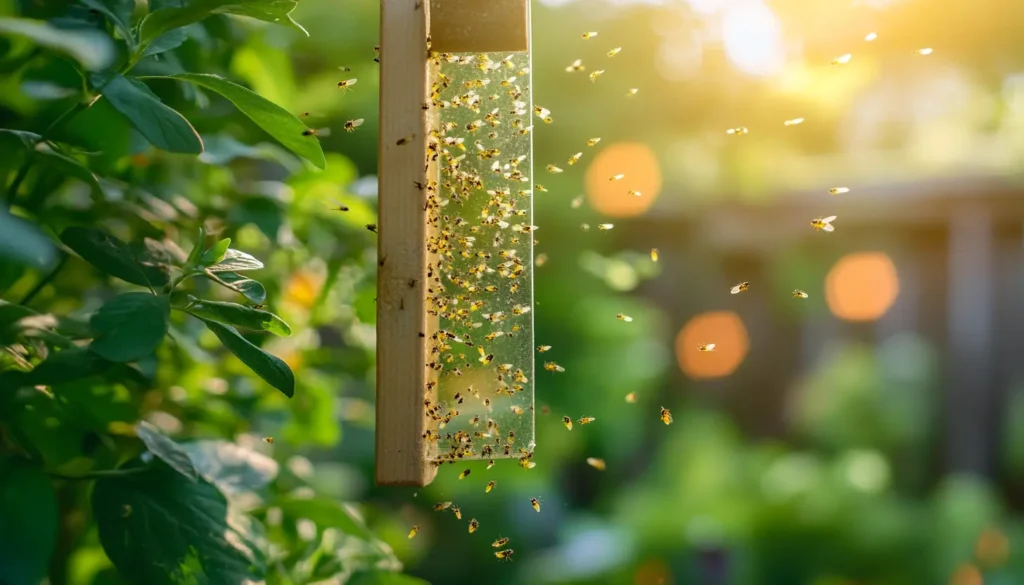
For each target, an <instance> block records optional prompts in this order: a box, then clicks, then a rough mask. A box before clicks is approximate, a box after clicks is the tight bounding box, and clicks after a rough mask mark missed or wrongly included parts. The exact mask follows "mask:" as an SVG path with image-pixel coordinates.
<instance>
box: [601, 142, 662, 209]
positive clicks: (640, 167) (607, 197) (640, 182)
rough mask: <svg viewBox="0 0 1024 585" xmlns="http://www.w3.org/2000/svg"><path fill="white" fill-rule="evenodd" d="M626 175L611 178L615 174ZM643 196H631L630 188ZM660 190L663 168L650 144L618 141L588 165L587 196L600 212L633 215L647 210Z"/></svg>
mask: <svg viewBox="0 0 1024 585" xmlns="http://www.w3.org/2000/svg"><path fill="white" fill-rule="evenodd" d="M619 174H624V175H626V176H625V178H623V179H622V180H621V181H610V180H608V178H609V177H611V176H612V175H619ZM630 190H635V191H639V192H640V193H641V195H640V196H639V197H636V196H634V195H630V194H629V191H630ZM660 192H661V167H660V166H659V165H658V158H657V156H655V154H654V151H653V150H651V147H650V146H647V145H646V144H644V143H642V142H618V143H615V144H611V145H609V146H608V147H607V148H605V149H604V150H602V151H601V152H599V153H598V155H597V156H596V157H594V161H593V162H592V163H590V167H589V168H587V197H588V199H590V204H591V205H592V206H593V207H594V209H596V210H598V211H599V212H601V213H603V214H605V215H609V216H612V217H633V216H636V215H640V214H642V213H644V212H645V211H647V209H648V208H649V207H650V206H651V205H652V204H653V203H654V200H655V199H657V197H658V194H659V193H660Z"/></svg>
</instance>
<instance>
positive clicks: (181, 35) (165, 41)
mask: <svg viewBox="0 0 1024 585" xmlns="http://www.w3.org/2000/svg"><path fill="white" fill-rule="evenodd" d="M187 38H188V32H186V31H185V29H183V28H178V29H174V30H172V31H169V32H168V33H167V34H165V35H163V36H160V37H157V39H156V40H154V41H153V42H152V43H150V44H149V46H148V47H146V50H145V51H144V52H143V55H144V56H146V57H151V56H153V55H159V54H160V53H166V52H167V51H173V50H174V49H177V48H178V47H180V46H181V45H182V43H184V42H185V39H187Z"/></svg>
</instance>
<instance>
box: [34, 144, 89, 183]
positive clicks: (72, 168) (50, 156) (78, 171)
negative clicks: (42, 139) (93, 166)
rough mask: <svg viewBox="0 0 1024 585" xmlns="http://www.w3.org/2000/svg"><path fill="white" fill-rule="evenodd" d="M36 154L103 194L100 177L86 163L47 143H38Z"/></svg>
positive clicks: (47, 162) (58, 169)
mask: <svg viewBox="0 0 1024 585" xmlns="http://www.w3.org/2000/svg"><path fill="white" fill-rule="evenodd" d="M36 154H37V155H38V156H39V158H40V159H41V162H42V163H43V164H48V165H50V166H52V167H54V168H55V169H56V170H57V171H59V172H60V173H62V174H64V175H68V176H70V177H75V178H76V179H80V180H81V181H82V182H84V183H85V184H86V185H88V186H89V187H90V188H92V191H93V193H95V194H97V195H102V193H103V188H102V187H100V182H99V179H97V178H96V175H94V174H93V173H92V171H90V170H89V169H88V168H86V166H85V165H83V164H82V163H80V162H78V161H77V160H75V159H73V158H71V157H70V156H68V155H66V154H64V153H62V152H57V151H56V150H54V149H52V148H50V147H49V146H47V145H46V144H38V145H36Z"/></svg>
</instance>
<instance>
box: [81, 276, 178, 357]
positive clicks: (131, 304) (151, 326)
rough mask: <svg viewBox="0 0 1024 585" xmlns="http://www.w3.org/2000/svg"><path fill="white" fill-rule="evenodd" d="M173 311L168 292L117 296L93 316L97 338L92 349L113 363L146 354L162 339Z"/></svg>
mask: <svg viewBox="0 0 1024 585" xmlns="http://www.w3.org/2000/svg"><path fill="white" fill-rule="evenodd" d="M170 313H171V302H170V297H169V296H167V295H152V294H149V293H144V292H135V293H125V294H123V295H119V296H116V297H114V298H112V299H110V300H109V301H107V302H106V303H104V304H103V306H102V307H100V310H99V311H96V313H95V314H94V315H93V316H92V319H90V321H89V325H90V326H91V327H92V330H93V331H94V332H95V333H96V338H95V339H93V341H92V343H91V344H90V345H89V349H91V350H92V351H94V352H96V353H97V354H99V355H100V356H102V357H104V358H106V359H108V360H110V361H112V362H134V361H137V360H139V359H141V358H143V357H146V356H148V355H150V354H151V353H153V352H154V351H156V348H158V347H160V343H161V342H163V340H164V336H165V335H166V334H167V326H168V323H169V321H170Z"/></svg>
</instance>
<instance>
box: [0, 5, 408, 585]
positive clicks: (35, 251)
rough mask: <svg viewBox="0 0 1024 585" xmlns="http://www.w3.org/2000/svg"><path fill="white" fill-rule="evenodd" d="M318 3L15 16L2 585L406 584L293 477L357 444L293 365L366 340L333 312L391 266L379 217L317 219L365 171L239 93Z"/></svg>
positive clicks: (2, 166)
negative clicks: (335, 345) (340, 294)
mask: <svg viewBox="0 0 1024 585" xmlns="http://www.w3.org/2000/svg"><path fill="white" fill-rule="evenodd" d="M296 5H297V2H294V1H290V0H232V1H230V2H225V1H221V0H192V1H189V2H179V1H177V0H173V1H168V0H150V1H149V2H148V4H147V3H138V4H137V3H136V2H134V1H132V0H77V1H74V2H55V3H31V2H24V3H22V4H21V6H20V8H19V9H12V8H9V7H8V8H3V11H2V12H0V71H2V76H3V81H2V83H0V85H2V86H3V88H4V91H3V92H2V96H0V119H2V120H3V124H2V125H3V126H4V127H3V128H0V177H2V178H3V182H2V189H3V194H2V200H3V202H4V205H3V209H2V210H0V297H2V300H0V348H2V353H0V583H3V584H4V585H36V584H38V583H39V582H40V581H42V580H43V578H44V577H45V578H47V579H48V582H49V583H52V584H54V585H65V584H75V585H77V584H82V585H85V584H87V583H139V584H145V585H159V584H161V583H195V584H199V583H217V584H229V583H243V582H246V583H249V582H269V583H280V584H296V585H297V584H300V583H308V582H314V581H323V580H334V581H333V582H338V583H341V582H345V581H347V580H349V579H358V580H359V582H381V583H383V582H392V581H393V582H395V583H402V582H405V581H402V580H401V579H405V577H403V576H401V575H398V574H396V575H394V576H393V577H392V576H387V574H390V573H394V572H396V571H400V570H401V563H399V562H398V560H397V559H396V557H395V555H394V553H393V552H392V551H391V549H390V548H389V547H388V546H387V545H386V544H384V543H383V542H381V541H380V540H379V539H378V538H377V536H376V535H375V534H374V532H372V531H370V530H369V529H368V528H367V526H366V525H365V523H364V522H363V520H362V518H361V516H360V514H359V512H358V511H357V510H356V509H355V508H353V507H351V506H349V505H346V504H342V503H340V502H338V501H337V500H335V499H332V498H331V497H329V496H325V495H320V494H318V493H317V490H316V489H314V488H313V487H312V484H311V480H312V479H313V478H312V476H311V475H310V474H309V473H308V472H307V471H303V464H302V462H303V461H306V465H307V466H308V461H307V460H304V459H303V458H301V457H296V456H295V454H296V453H297V452H298V450H300V449H302V448H303V447H304V446H305V445H311V444H315V445H329V444H331V443H332V442H336V441H337V439H338V436H339V435H338V431H337V428H338V427H337V422H336V420H335V418H334V411H335V409H334V403H333V401H332V399H331V397H330V395H331V390H330V385H329V383H328V382H327V381H326V380H325V379H323V377H322V376H320V377H318V376H317V374H316V372H315V371H314V370H313V369H311V368H306V369H305V372H306V373H307V374H308V375H307V376H305V377H302V376H296V375H295V373H293V368H296V367H299V366H302V365H303V362H304V361H305V360H306V358H307V354H306V353H304V351H305V350H306V349H307V348H313V349H312V351H315V348H316V346H317V345H318V344H317V343H316V335H310V333H312V328H314V327H317V326H320V325H321V324H323V323H326V322H328V321H331V322H333V323H334V328H333V330H332V331H333V337H336V338H339V339H340V338H341V337H343V336H347V335H349V334H350V333H349V330H350V329H351V328H353V327H358V325H359V324H358V322H357V321H356V320H355V319H354V318H353V317H352V316H351V315H345V314H342V316H341V317H340V318H339V316H338V312H337V310H330V309H323V308H322V307H325V306H326V304H327V302H328V300H330V299H331V298H332V297H330V291H331V285H332V284H334V283H336V282H338V280H339V277H340V275H341V274H342V273H344V274H345V276H346V278H347V279H348V282H347V287H348V288H347V289H346V290H347V291H348V294H352V295H354V294H355V291H356V288H355V287H361V288H362V287H368V286H371V284H372V280H371V279H370V278H368V277H367V274H368V269H369V268H371V267H372V266H373V264H372V259H371V258H370V257H369V254H367V253H366V251H367V250H369V249H370V248H371V246H372V240H371V239H370V238H371V235H369V234H368V233H367V232H366V231H365V230H363V229H361V227H360V224H359V223H358V219H357V220H356V221H350V220H346V219H343V218H338V217H336V216H335V214H336V212H332V211H330V210H329V208H328V207H327V202H326V201H325V202H323V204H320V205H318V203H317V202H315V201H312V200H307V199H306V197H307V196H308V195H309V194H310V193H314V192H315V191H316V190H317V189H319V190H321V191H322V190H323V189H324V188H325V186H326V185H328V184H332V185H334V188H335V189H340V188H342V187H341V185H343V184H344V183H345V182H350V181H351V180H352V179H353V178H354V176H353V171H352V167H351V163H349V162H348V161H347V160H345V159H344V158H342V157H340V156H337V155H334V156H333V157H331V158H330V163H331V166H330V167H328V158H327V157H325V156H324V153H323V150H322V148H321V146H320V143H319V140H318V138H317V137H315V136H312V135H309V134H308V133H306V132H305V130H306V124H305V123H304V122H303V121H302V120H300V119H299V118H298V117H297V116H296V115H294V114H292V113H291V112H289V111H288V110H287V109H285V108H283V107H281V106H279V105H277V104H275V103H273V102H272V101H270V100H268V99H266V98H264V97H262V96H261V95H260V94H259V93H258V92H255V91H253V90H251V89H249V88H248V87H246V86H245V85H244V84H245V83H246V79H245V78H242V79H238V78H237V77H234V76H233V75H232V73H231V68H232V65H231V64H232V63H233V62H234V61H235V59H236V56H237V55H238V54H240V53H242V52H243V51H244V50H246V47H247V46H246V45H244V44H241V43H238V41H239V40H243V39H245V38H247V37H251V36H258V35H261V34H265V33H266V34H270V33H269V31H271V30H273V29H279V30H281V31H284V32H285V34H289V35H293V37H298V36H299V35H303V34H304V32H305V31H304V30H303V29H302V28H301V27H300V26H299V25H298V24H296V22H295V21H294V20H293V19H292V18H291V13H292V11H293V9H294V8H295V6H296ZM4 6H6V5H4ZM261 21H262V22H261ZM282 25H284V26H282ZM275 34H276V33H275ZM236 47H240V48H236ZM233 77H234V78H233ZM250 83H251V82H250ZM269 141H274V142H276V144H274V143H272V142H269ZM325 168H326V169H327V171H326V172H325V173H321V172H320V171H319V169H325ZM261 179H262V182H261ZM321 207H322V209H320V208H321ZM352 207H353V208H354V211H355V212H356V213H357V214H362V216H365V215H368V214H370V213H371V211H370V209H371V208H370V207H369V206H368V205H366V204H363V203H360V202H356V203H354V204H353V205H352ZM300 212H301V214H300ZM293 219H294V221H293ZM360 219H361V217H360ZM371 219H372V218H371ZM297 241H302V242H304V243H306V242H309V244H308V245H302V246H296V245H295V242H297ZM289 247H291V248H292V249H291V250H289ZM243 250H245V251H243ZM249 251H252V252H254V254H250V253H249ZM258 257H263V258H270V262H268V264H269V266H267V265H265V264H264V262H263V261H261V260H260V259H258ZM324 280H329V281H330V283H328V284H327V285H326V286H323V285H324ZM274 306H276V307H279V308H278V309H274V308H272V307H274ZM318 312H319V315H316V314H314V313H318ZM279 313H280V314H279ZM286 319H287V320H286ZM289 322H290V323H291V324H289ZM338 323H341V324H340V325H338ZM293 325H297V326H296V327H295V329H294V331H293ZM293 332H294V333H295V337H293ZM325 335H327V333H325ZM296 338H299V339H296ZM364 338H365V336H364ZM350 352H351V354H352V358H351V359H350V362H351V364H352V365H351V367H350V370H351V371H358V370H359V369H360V368H362V370H363V371H368V370H369V364H370V361H369V359H368V358H367V357H366V356H367V354H368V352H369V344H368V343H366V342H358V341H355V342H353V343H352V344H351V349H350ZM290 399H291V400H290ZM320 412H323V413H324V414H326V415H327V418H326V419H324V418H323V417H321V418H319V419H314V420H315V424H313V423H309V424H307V425H306V427H305V429H304V430H305V432H302V433H299V432H295V431H294V430H293V429H292V427H290V426H289V424H298V425H300V427H301V426H302V425H303V423H302V421H303V420H307V421H308V419H309V417H316V416H317V413H320ZM289 420H295V421H298V422H297V423H288V421H289ZM278 431H280V432H283V433H284V435H283V436H282V439H283V440H281V441H274V440H273V439H272V438H271V437H272V436H273V435H274V434H277V432H278ZM264 436H267V439H266V440H263V439H262V437H264ZM274 443H277V445H275V444H274ZM280 443H286V444H285V445H280ZM275 451H278V452H279V456H280V457H282V461H284V462H289V463H290V464H291V467H287V468H286V467H284V466H282V465H281V463H279V462H278V461H277V460H275V459H274V458H273V457H271V456H268V454H267V453H272V452H275ZM286 455H287V457H286ZM331 495H337V494H336V493H334V492H331ZM100 551H102V552H100ZM88 558H93V559H96V560H95V561H93V562H91V563H86V564H85V565H83V561H82V560H81V559H88ZM86 565H88V566H86ZM83 566H85V567H86V568H84V569H83V568H82V567H83ZM111 568H113V569H114V570H115V571H116V572H113V571H111ZM389 579H391V580H389ZM396 579H397V580H396ZM409 582H413V580H410V581H409Z"/></svg>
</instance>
